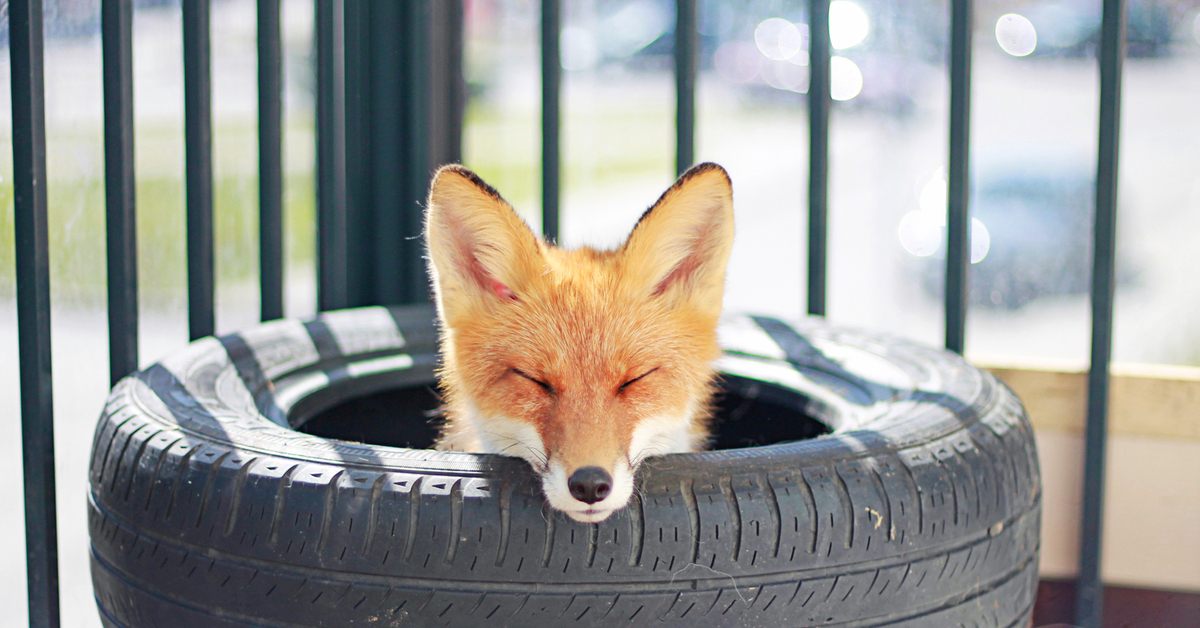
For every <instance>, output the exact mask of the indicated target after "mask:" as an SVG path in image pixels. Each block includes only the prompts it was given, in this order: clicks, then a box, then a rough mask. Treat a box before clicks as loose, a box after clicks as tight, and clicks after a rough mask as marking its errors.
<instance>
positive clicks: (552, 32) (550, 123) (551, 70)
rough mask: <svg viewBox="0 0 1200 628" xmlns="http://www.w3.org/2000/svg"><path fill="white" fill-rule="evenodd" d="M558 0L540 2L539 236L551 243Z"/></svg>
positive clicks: (555, 194) (555, 224)
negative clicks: (540, 201) (540, 182)
mask: <svg viewBox="0 0 1200 628" xmlns="http://www.w3.org/2000/svg"><path fill="white" fill-rule="evenodd" d="M560 3H561V0H542V233H543V234H544V235H545V236H546V239H547V240H550V241H551V242H554V241H557V240H558V234H559V199H560V193H559V164H560V159H561V148H562V147H561V139H560V136H559V129H560V124H561V112H560V108H559V107H560V105H561V102H562V96H561V91H562V61H561V59H560V57H559V33H560V32H561V31H562V6H561V4H560Z"/></svg>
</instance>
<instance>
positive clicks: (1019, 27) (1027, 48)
mask: <svg viewBox="0 0 1200 628" xmlns="http://www.w3.org/2000/svg"><path fill="white" fill-rule="evenodd" d="M996 42H997V43H999V44H1000V49H1001V50H1003V51H1004V52H1007V53H1008V54H1010V55H1012V56H1014V57H1024V56H1027V55H1028V54H1030V53H1031V52H1033V51H1034V49H1035V48H1037V29H1035V28H1034V27H1033V22H1030V21H1029V20H1028V19H1027V18H1026V17H1025V16H1023V15H1017V14H1016V13H1009V14H1007V15H1001V16H1000V19H998V20H996Z"/></svg>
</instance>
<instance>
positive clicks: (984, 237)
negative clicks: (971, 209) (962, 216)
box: [971, 218, 992, 264]
mask: <svg viewBox="0 0 1200 628" xmlns="http://www.w3.org/2000/svg"><path fill="white" fill-rule="evenodd" d="M990 250H992V234H990V233H988V230H987V227H986V226H984V224H983V221H982V220H980V219H978V218H972V219H971V263H972V264H978V263H979V262H982V261H983V258H985V257H987V254H988V251H990Z"/></svg>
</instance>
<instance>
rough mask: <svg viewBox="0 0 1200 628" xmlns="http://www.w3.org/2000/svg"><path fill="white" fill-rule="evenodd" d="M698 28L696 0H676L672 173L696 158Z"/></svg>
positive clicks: (678, 171) (685, 167)
mask: <svg viewBox="0 0 1200 628" xmlns="http://www.w3.org/2000/svg"><path fill="white" fill-rule="evenodd" d="M699 58H700V30H699V21H698V11H697V1H696V0H676V2H675V174H677V175H680V174H683V173H684V171H685V170H687V169H688V168H690V167H691V166H692V164H693V163H695V161H696V65H697V62H698V60H699Z"/></svg>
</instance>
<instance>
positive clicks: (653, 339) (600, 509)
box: [425, 163, 734, 523]
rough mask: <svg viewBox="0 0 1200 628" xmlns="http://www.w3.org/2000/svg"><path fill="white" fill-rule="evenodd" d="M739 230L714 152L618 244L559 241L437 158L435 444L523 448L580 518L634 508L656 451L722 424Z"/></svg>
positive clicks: (689, 445)
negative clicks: (725, 345)
mask: <svg viewBox="0 0 1200 628" xmlns="http://www.w3.org/2000/svg"><path fill="white" fill-rule="evenodd" d="M733 232H734V220H733V192H732V184H731V182H730V179H729V175H728V174H727V173H726V171H725V170H724V169H723V168H722V167H720V166H718V165H716V164H713V163H704V164H700V165H697V166H695V167H693V168H691V169H690V170H688V171H687V172H686V173H684V174H683V175H682V176H680V177H679V179H678V180H677V181H676V182H675V183H674V185H672V186H671V187H670V188H669V189H667V191H666V192H664V193H663V194H662V196H661V197H660V198H659V199H658V201H657V202H655V203H654V204H653V205H652V206H651V207H650V208H649V209H648V210H646V211H645V213H643V214H642V216H641V218H640V219H639V220H638V221H637V223H636V224H635V225H634V227H633V230H632V231H631V232H630V233H629V236H628V237H627V238H626V240H625V242H624V243H623V244H622V245H621V246H619V247H617V248H615V249H612V250H597V249H594V248H591V247H580V248H575V249H570V250H568V249H564V248H560V247H558V246H556V245H555V244H552V243H550V242H547V241H546V240H544V239H543V238H541V237H540V236H539V235H537V234H535V233H534V231H533V230H532V229H531V228H530V227H529V226H528V224H526V223H525V222H524V221H523V220H522V219H521V218H520V216H519V215H518V214H517V213H516V211H515V210H514V209H513V207H512V206H511V205H510V204H509V203H508V202H507V201H505V200H504V199H503V198H502V197H501V196H500V194H499V193H498V192H497V191H496V190H495V189H494V188H493V187H491V186H490V185H488V184H487V183H485V182H484V181H483V179H481V178H480V177H479V176H478V175H476V174H475V173H474V172H472V171H470V170H468V169H467V168H465V167H463V166H461V165H448V166H443V167H442V168H440V169H439V170H438V171H437V172H436V173H435V175H434V177H433V180H432V182H431V185H430V192H429V197H428V202H427V205H426V216H425V238H426V247H427V259H428V270H429V276H430V281H431V284H432V287H433V295H434V301H435V303H436V310H437V317H438V323H439V330H440V331H439V342H440V349H441V356H442V364H441V366H440V367H439V371H438V378H439V388H440V392H441V395H442V401H443V404H444V408H443V410H444V415H443V422H442V425H441V428H440V433H439V436H438V438H437V443H436V444H435V448H436V449H439V450H444V451H464V452H473V453H491V454H501V455H507V456H515V457H519V458H523V459H524V460H525V461H526V462H528V463H529V465H530V466H531V467H532V468H533V470H534V472H535V473H536V475H537V476H538V477H539V479H540V481H541V489H542V492H543V494H544V495H545V498H546V502H547V503H548V504H549V506H550V507H551V508H552V509H554V510H557V511H560V512H562V513H565V514H566V515H567V516H568V517H570V518H572V519H574V520H576V521H580V522H584V523H598V522H600V521H603V520H605V519H606V518H608V517H609V516H610V515H611V514H612V513H614V512H616V511H618V510H620V509H622V508H624V507H625V506H626V504H628V503H629V501H630V498H631V496H632V494H633V492H634V490H635V486H634V484H635V474H636V472H637V470H638V467H639V465H641V464H642V463H643V462H644V461H645V460H646V459H648V458H650V457H652V456H660V455H663V454H669V453H682V452H692V451H698V450H700V449H702V448H703V447H704V446H705V445H706V444H707V442H708V440H709V438H710V422H711V413H712V398H713V394H714V391H715V386H716V383H715V382H716V374H715V371H714V366H713V363H714V361H715V360H716V359H717V358H718V357H719V355H720V349H719V347H718V344H717V332H716V328H717V322H718V319H719V317H720V315H721V309H722V299H723V296H724V290H725V271H726V266H727V265H728V261H729V255H730V251H731V249H732V246H733Z"/></svg>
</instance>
